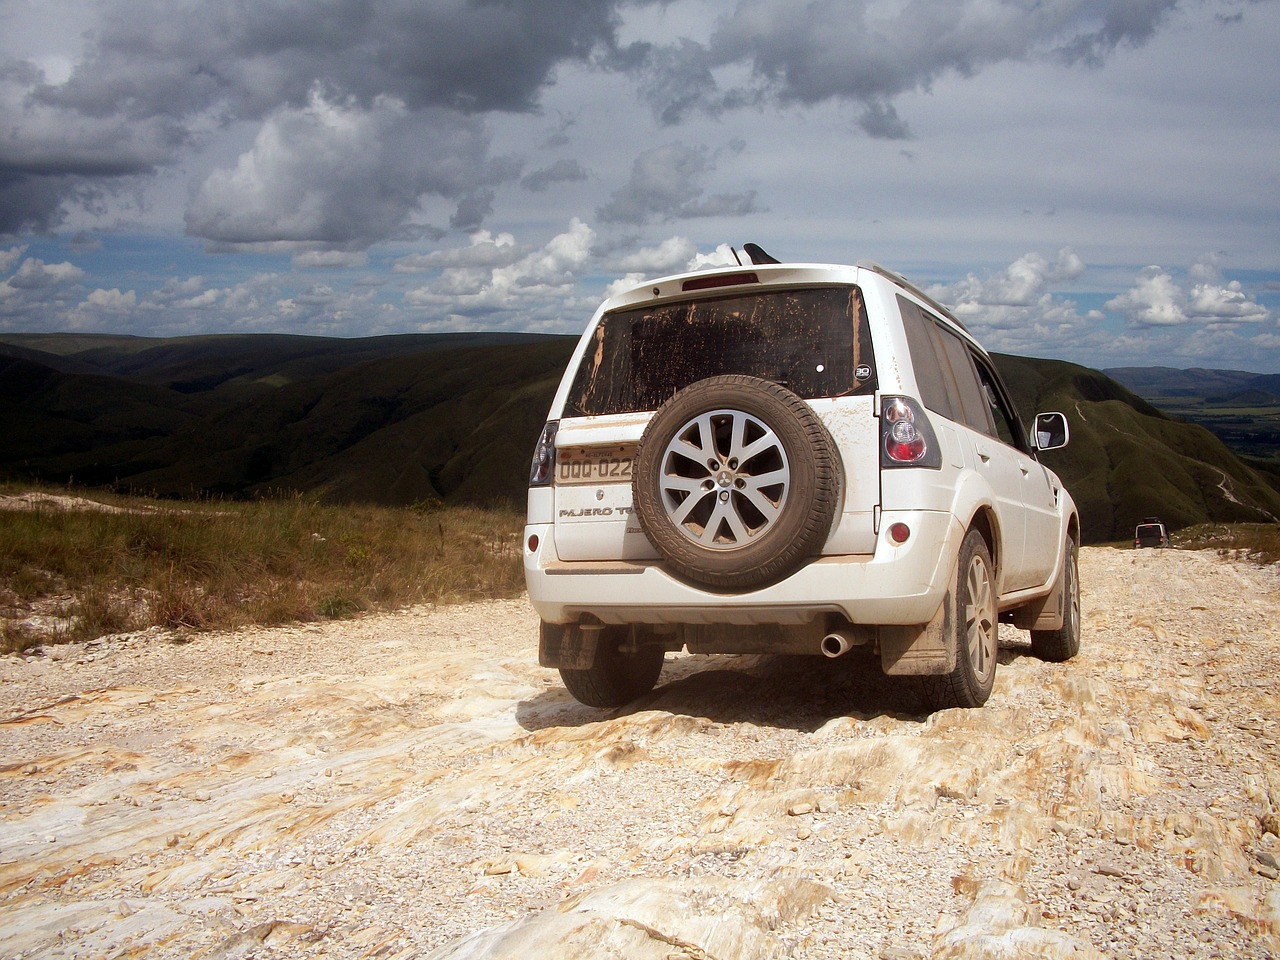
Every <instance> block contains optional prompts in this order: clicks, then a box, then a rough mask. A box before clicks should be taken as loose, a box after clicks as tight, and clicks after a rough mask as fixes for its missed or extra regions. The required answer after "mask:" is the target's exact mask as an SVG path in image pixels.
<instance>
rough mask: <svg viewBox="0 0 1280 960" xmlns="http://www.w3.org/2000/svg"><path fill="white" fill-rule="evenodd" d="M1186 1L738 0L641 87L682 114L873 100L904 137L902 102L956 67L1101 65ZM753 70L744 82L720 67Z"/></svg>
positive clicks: (871, 105)
mask: <svg viewBox="0 0 1280 960" xmlns="http://www.w3.org/2000/svg"><path fill="white" fill-rule="evenodd" d="M1177 5H1178V0H1045V2H1039V3H1012V2H1003V3H991V2H986V0H913V2H910V3H903V4H893V5H873V4H870V3H867V2H849V0H812V2H808V3H806V4H804V6H803V8H802V9H803V13H802V14H801V8H798V7H797V5H796V4H795V3H794V2H792V0H739V2H738V3H737V5H736V6H735V7H734V9H733V11H732V13H729V14H726V15H724V16H723V17H722V18H721V19H720V21H719V22H718V24H717V26H716V28H715V30H714V31H713V33H712V35H711V38H710V40H709V42H708V43H707V44H705V45H699V44H695V43H692V42H691V41H688V40H682V41H680V42H678V43H675V44H669V45H667V46H665V47H652V48H647V49H646V50H645V51H644V53H645V56H644V63H645V71H646V76H647V78H648V79H647V80H646V81H645V83H644V85H643V87H642V93H643V94H644V96H645V97H646V98H647V99H648V101H649V103H650V105H651V106H652V108H653V110H654V112H655V114H656V115H657V116H658V117H659V118H660V119H662V120H664V121H666V122H674V121H675V120H678V119H680V118H683V117H685V116H687V115H688V114H689V113H690V112H692V111H694V110H699V111H702V112H705V113H709V114H712V115H714V114H716V113H718V112H720V111H722V110H724V109H725V108H726V107H728V106H738V105H743V104H749V103H760V102H764V101H766V100H776V101H777V102H779V103H782V104H789V103H798V104H816V103H821V102H824V101H828V100H849V101H852V102H855V103H860V104H862V105H863V108H864V109H863V113H862V116H861V118H860V120H859V125H860V126H861V127H862V128H863V129H864V130H865V131H866V132H867V133H868V134H869V135H871V136H874V137H885V138H892V139H896V138H902V137H904V136H906V135H907V133H908V130H907V126H906V123H905V122H904V121H903V120H902V119H901V118H900V117H899V116H898V115H897V112H896V110H895V109H894V107H893V104H892V103H891V100H892V99H893V97H895V96H897V95H898V94H901V93H904V92H907V91H910V90H927V89H929V87H930V85H931V84H932V83H933V82H934V81H935V80H937V79H938V78H939V77H941V76H943V75H944V74H946V73H956V74H959V75H961V76H971V75H973V74H975V73H977V72H978V71H979V70H981V69H983V68H984V67H986V66H989V65H991V64H996V63H1001V62H1005V61H1011V60H1023V59H1032V58H1057V59H1060V60H1064V61H1066V62H1068V63H1076V62H1085V63H1089V64H1097V63H1100V62H1102V61H1103V60H1104V59H1105V58H1106V56H1107V55H1108V54H1109V53H1110V52H1112V51H1113V50H1114V49H1115V48H1116V47H1118V46H1120V45H1124V44H1128V45H1132V46H1138V45H1141V44H1143V43H1145V42H1146V41H1147V40H1148V39H1150V37H1151V36H1152V34H1153V33H1154V32H1155V31H1156V29H1157V28H1158V27H1159V25H1160V24H1161V22H1162V20H1163V19H1164V18H1165V17H1166V15H1168V14H1169V13H1170V12H1171V11H1172V10H1173V9H1174V8H1175V7H1177ZM726 67H738V68H746V69H747V70H748V71H749V74H750V78H751V79H750V81H749V82H748V83H746V84H744V85H740V86H738V87H736V88H734V87H732V86H729V87H725V86H723V85H721V84H717V82H716V81H715V80H714V76H715V73H714V71H717V70H720V69H722V68H726Z"/></svg>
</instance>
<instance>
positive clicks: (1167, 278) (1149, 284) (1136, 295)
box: [1106, 258, 1271, 327]
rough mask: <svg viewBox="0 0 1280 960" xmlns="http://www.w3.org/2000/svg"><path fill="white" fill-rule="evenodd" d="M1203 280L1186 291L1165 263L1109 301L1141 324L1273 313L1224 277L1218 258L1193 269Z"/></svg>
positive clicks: (1243, 319) (1252, 318)
mask: <svg viewBox="0 0 1280 960" xmlns="http://www.w3.org/2000/svg"><path fill="white" fill-rule="evenodd" d="M1190 273H1191V276H1192V277H1200V278H1202V282H1200V283H1195V284H1193V285H1192V287H1191V290H1190V292H1187V291H1185V290H1184V289H1183V288H1182V287H1181V286H1180V285H1179V284H1178V282H1177V281H1176V280H1174V278H1173V276H1172V274H1170V273H1169V272H1168V271H1167V270H1165V269H1164V268H1163V267H1159V266H1150V267H1144V268H1143V269H1142V270H1141V271H1140V272H1139V273H1138V276H1137V278H1136V280H1135V282H1134V285H1133V287H1131V288H1130V289H1129V290H1127V291H1125V292H1124V293H1122V294H1120V295H1119V296H1117V297H1113V298H1112V299H1110V300H1108V301H1107V303H1106V308H1107V309H1108V310H1114V311H1116V312H1117V313H1120V314H1123V315H1124V316H1125V318H1126V319H1127V320H1128V321H1129V323H1131V324H1133V325H1134V326H1138V327H1170V326H1181V325H1183V324H1186V323H1189V322H1193V321H1195V322H1201V323H1211V324H1212V323H1222V324H1237V323H1260V322H1262V321H1264V320H1268V319H1270V316H1271V313H1270V311H1269V310H1267V309H1266V307H1264V306H1262V305H1261V304H1259V303H1258V302H1257V301H1256V300H1254V299H1253V298H1252V297H1250V296H1248V295H1247V294H1246V293H1245V292H1244V288H1243V287H1242V286H1241V284H1240V282H1239V281H1237V280H1232V281H1229V282H1227V283H1223V282H1222V281H1221V276H1220V274H1219V272H1218V267H1217V261H1216V260H1214V259H1210V258H1202V259H1201V260H1199V261H1197V264H1196V265H1195V266H1194V267H1193V268H1192V270H1191V271H1190Z"/></svg>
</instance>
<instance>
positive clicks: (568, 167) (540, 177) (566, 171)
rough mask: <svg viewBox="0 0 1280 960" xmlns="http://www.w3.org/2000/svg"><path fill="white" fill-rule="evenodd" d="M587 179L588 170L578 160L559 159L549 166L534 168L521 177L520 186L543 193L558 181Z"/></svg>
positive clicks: (566, 181)
mask: <svg viewBox="0 0 1280 960" xmlns="http://www.w3.org/2000/svg"><path fill="white" fill-rule="evenodd" d="M585 179H587V171H586V170H585V169H583V166H582V164H580V163H579V162H578V161H577V160H569V159H562V160H557V161H556V162H555V163H553V164H551V166H549V167H543V168H542V169H541V170H534V171H533V172H532V173H530V174H528V175H527V176H524V177H521V178H520V186H522V187H524V188H525V189H526V190H531V191H533V192H534V193H541V192H542V191H543V190H546V189H547V188H548V187H550V186H552V185H553V184H556V183H568V182H570V181H574V180H585Z"/></svg>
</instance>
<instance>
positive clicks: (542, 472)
mask: <svg viewBox="0 0 1280 960" xmlns="http://www.w3.org/2000/svg"><path fill="white" fill-rule="evenodd" d="M559 426H560V424H559V423H558V422H557V421H555V420H552V421H550V422H549V423H548V424H547V425H546V426H545V427H543V428H542V436H540V437H538V445H537V446H536V447H534V448H533V466H531V467H530V468H529V486H531V487H547V486H550V485H551V478H552V477H553V476H555V472H556V430H557V429H558V428H559Z"/></svg>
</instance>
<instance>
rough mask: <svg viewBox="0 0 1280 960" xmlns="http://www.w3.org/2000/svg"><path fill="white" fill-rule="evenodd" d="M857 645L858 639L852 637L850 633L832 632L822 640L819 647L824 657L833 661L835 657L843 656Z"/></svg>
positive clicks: (842, 631)
mask: <svg viewBox="0 0 1280 960" xmlns="http://www.w3.org/2000/svg"><path fill="white" fill-rule="evenodd" d="M858 643H859V638H856V637H854V635H853V634H852V632H850V631H848V630H832V631H831V632H830V633H828V634H827V635H826V636H825V637H823V638H822V643H821V644H820V646H821V648H822V655H823V656H824V657H831V658H832V659H835V658H836V657H842V656H844V655H845V654H846V653H848V652H849V650H850V649H852V648H853V647H855V646H857V645H858Z"/></svg>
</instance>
